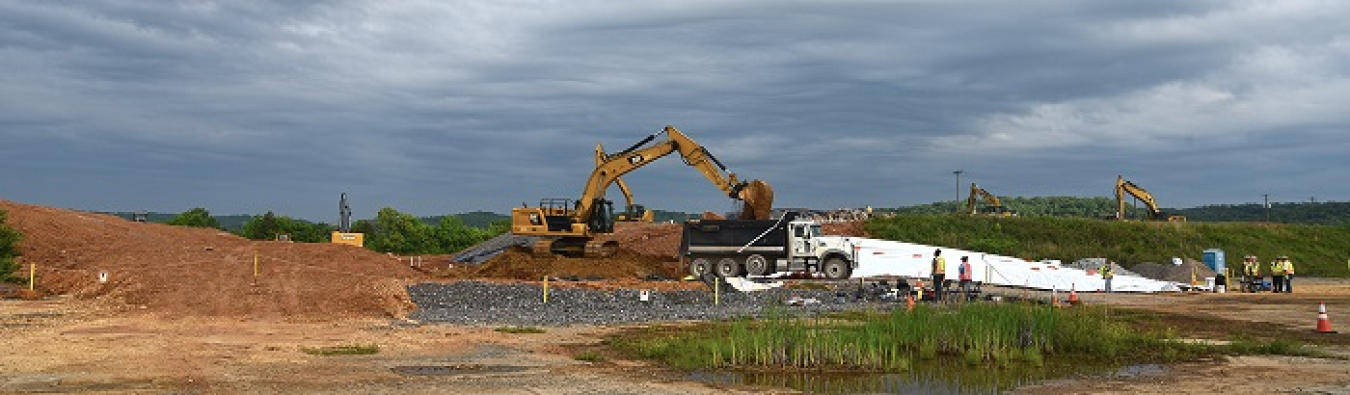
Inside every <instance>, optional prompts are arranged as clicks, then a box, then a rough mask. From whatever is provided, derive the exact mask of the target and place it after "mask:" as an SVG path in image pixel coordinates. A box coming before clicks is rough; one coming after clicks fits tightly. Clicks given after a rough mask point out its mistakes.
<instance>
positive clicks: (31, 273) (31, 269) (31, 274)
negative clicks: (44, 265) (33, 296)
mask: <svg viewBox="0 0 1350 395" xmlns="http://www.w3.org/2000/svg"><path fill="white" fill-rule="evenodd" d="M36 279H37V264H36V263H30V264H28V290H29V291H32V290H33V281H34V280H36Z"/></svg>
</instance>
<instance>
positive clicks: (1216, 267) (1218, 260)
mask: <svg viewBox="0 0 1350 395" xmlns="http://www.w3.org/2000/svg"><path fill="white" fill-rule="evenodd" d="M1204 261H1205V266H1208V267H1209V268H1210V270H1213V271H1214V272H1215V273H1223V269H1224V267H1225V266H1224V264H1223V250H1220V249H1218V248H1210V249H1208V250H1205V257H1204Z"/></svg>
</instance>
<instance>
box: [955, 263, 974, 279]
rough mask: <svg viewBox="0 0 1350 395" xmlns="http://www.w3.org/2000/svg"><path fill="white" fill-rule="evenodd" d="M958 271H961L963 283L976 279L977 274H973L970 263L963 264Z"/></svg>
mask: <svg viewBox="0 0 1350 395" xmlns="http://www.w3.org/2000/svg"><path fill="white" fill-rule="evenodd" d="M958 269H960V270H961V281H970V280H973V279H974V276H975V273H971V272H972V270H970V262H961V266H960V267H959V268H958Z"/></svg>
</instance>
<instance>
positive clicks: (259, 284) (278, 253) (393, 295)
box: [0, 200, 425, 319]
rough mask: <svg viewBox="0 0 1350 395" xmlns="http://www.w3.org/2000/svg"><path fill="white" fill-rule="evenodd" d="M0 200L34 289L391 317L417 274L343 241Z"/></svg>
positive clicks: (173, 311)
mask: <svg viewBox="0 0 1350 395" xmlns="http://www.w3.org/2000/svg"><path fill="white" fill-rule="evenodd" d="M0 208H2V209H4V210H5V211H6V212H8V214H9V221H8V224H9V225H10V226H11V227H13V228H15V229H17V230H18V231H19V232H21V233H23V235H24V237H23V240H22V241H20V243H19V251H20V253H21V254H22V256H21V257H20V260H21V262H22V263H24V265H25V266H26V265H27V264H28V263H36V264H37V266H38V270H37V272H38V287H39V288H40V289H41V291H42V292H44V293H46V294H71V295H73V296H75V297H76V298H79V299H83V300H91V301H95V302H99V303H106V304H107V305H108V306H110V307H114V308H119V307H120V308H125V307H134V308H138V309H140V308H143V309H146V310H149V311H152V312H156V313H164V314H168V315H178V316H239V317H249V318H293V319H327V318H341V317H381V316H396V315H402V314H403V313H406V312H407V311H410V310H411V309H412V308H414V306H413V305H412V304H411V302H410V301H409V299H408V296H407V292H405V291H404V290H403V285H404V284H405V283H406V282H408V281H412V280H418V279H423V278H425V276H424V275H423V274H421V273H419V272H417V271H415V270H412V269H410V268H408V267H406V266H404V265H400V264H398V261H397V260H396V259H394V258H392V257H389V256H386V255H383V254H380V253H376V252H373V251H370V250H366V249H361V248H354V247H350V246H345V245H336V244H306V243H287V242H258V241H251V240H247V239H244V238H240V237H238V236H235V235H232V234H230V233H226V232H223V231H220V230H215V229H202V228H185V227H177V226H169V225H163V224H154V223H138V222H131V221H127V220H124V219H122V218H118V217H115V216H111V215H103V214H93V213H85V212H77V211H70V210H62V209H55V208H49V207H41V206H33V205H26V204H19V203H14V202H9V201H4V200H0ZM255 253H256V256H257V277H256V278H255V277H254V267H255V266H254V257H255ZM101 273H102V274H105V275H106V277H107V281H106V282H100V281H99V277H100V274H101Z"/></svg>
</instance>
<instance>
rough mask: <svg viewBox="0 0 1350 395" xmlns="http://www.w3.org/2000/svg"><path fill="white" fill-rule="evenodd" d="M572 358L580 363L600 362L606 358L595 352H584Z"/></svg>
mask: <svg viewBox="0 0 1350 395" xmlns="http://www.w3.org/2000/svg"><path fill="white" fill-rule="evenodd" d="M572 358H573V359H576V360H578V361H586V362H600V361H603V360H605V357H603V356H600V354H599V353H597V352H594V351H587V352H583V353H580V354H577V355H575V356H573V357H572Z"/></svg>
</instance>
